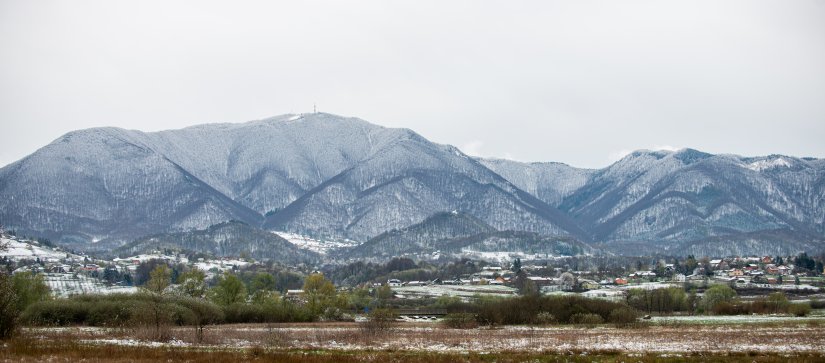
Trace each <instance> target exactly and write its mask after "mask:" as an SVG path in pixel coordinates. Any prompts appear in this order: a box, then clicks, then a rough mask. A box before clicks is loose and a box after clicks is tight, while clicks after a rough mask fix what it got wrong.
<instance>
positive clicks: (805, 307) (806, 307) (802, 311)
mask: <svg viewBox="0 0 825 363" xmlns="http://www.w3.org/2000/svg"><path fill="white" fill-rule="evenodd" d="M788 313H790V314H793V315H794V316H799V317H802V316H807V315H808V314H810V313H811V305H810V304H808V303H797V304H791V305H790V306H789V307H788Z"/></svg>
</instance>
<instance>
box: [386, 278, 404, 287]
mask: <svg viewBox="0 0 825 363" xmlns="http://www.w3.org/2000/svg"><path fill="white" fill-rule="evenodd" d="M387 285H390V287H399V286H401V285H402V283H401V280H399V279H389V280H387Z"/></svg>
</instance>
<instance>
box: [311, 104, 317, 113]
mask: <svg viewBox="0 0 825 363" xmlns="http://www.w3.org/2000/svg"><path fill="white" fill-rule="evenodd" d="M312 113H318V108H317V107H315V104H314V103H313V104H312Z"/></svg>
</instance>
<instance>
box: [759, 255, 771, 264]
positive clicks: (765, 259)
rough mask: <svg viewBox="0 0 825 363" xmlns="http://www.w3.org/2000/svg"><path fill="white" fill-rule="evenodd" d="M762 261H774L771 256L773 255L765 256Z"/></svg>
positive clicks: (767, 262)
mask: <svg viewBox="0 0 825 363" xmlns="http://www.w3.org/2000/svg"><path fill="white" fill-rule="evenodd" d="M761 262H762V263H764V264H769V263H773V258H771V256H765V257H762V260H761Z"/></svg>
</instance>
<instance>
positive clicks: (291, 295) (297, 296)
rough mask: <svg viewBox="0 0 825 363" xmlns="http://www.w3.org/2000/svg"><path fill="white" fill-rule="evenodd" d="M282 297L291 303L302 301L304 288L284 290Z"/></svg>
mask: <svg viewBox="0 0 825 363" xmlns="http://www.w3.org/2000/svg"><path fill="white" fill-rule="evenodd" d="M284 299H285V300H287V301H290V302H293V303H304V302H305V300H304V290H301V289H298V290H286V294H285V295H284Z"/></svg>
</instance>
